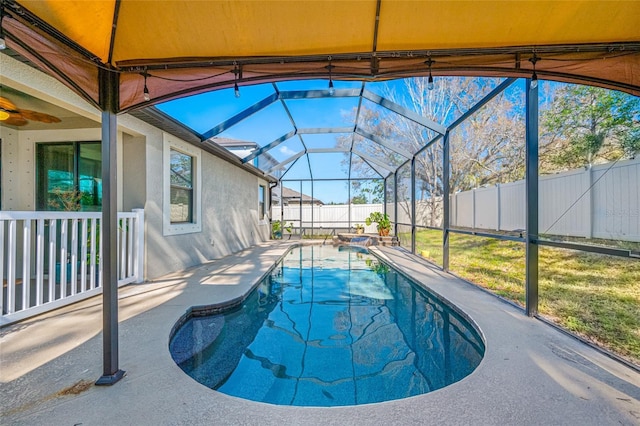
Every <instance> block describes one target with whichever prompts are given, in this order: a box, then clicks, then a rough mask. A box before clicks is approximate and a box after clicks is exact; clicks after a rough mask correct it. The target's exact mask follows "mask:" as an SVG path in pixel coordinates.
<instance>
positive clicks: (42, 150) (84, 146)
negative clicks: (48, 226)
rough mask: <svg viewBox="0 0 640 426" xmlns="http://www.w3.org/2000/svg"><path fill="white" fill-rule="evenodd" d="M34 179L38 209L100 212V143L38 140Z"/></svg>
mask: <svg viewBox="0 0 640 426" xmlns="http://www.w3.org/2000/svg"><path fill="white" fill-rule="evenodd" d="M36 179H37V185H36V203H37V209H38V210H56V211H100V210H101V209H102V148H101V144H100V142H95V141H93V142H56V143H38V144H37V145H36Z"/></svg>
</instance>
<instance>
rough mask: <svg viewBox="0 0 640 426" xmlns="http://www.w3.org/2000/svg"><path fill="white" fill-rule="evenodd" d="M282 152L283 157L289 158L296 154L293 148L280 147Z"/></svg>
mask: <svg viewBox="0 0 640 426" xmlns="http://www.w3.org/2000/svg"><path fill="white" fill-rule="evenodd" d="M280 152H281V153H282V154H283V155H289V156H291V155H293V154H295V153H296V152H295V151H294V150H292V149H291V148H289V147H287V146H283V147H280Z"/></svg>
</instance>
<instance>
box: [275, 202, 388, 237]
mask: <svg viewBox="0 0 640 426" xmlns="http://www.w3.org/2000/svg"><path fill="white" fill-rule="evenodd" d="M376 211H378V212H382V211H384V205H383V204H351V220H349V205H348V204H339V205H320V206H318V205H314V206H311V205H304V204H303V205H302V208H300V205H292V206H284V220H285V222H286V223H287V224H288V223H292V224H293V227H294V228H300V226H302V227H310V226H312V225H311V223H312V219H313V227H314V228H316V229H318V228H328V229H347V228H349V224H351V228H353V227H354V226H355V224H356V223H359V224H362V225H365V223H364V220H365V219H366V218H367V217H368V216H369V215H370V214H371V213H373V212H376ZM271 212H272V213H271V214H272V216H271V217H272V219H273V220H280V206H273V207H272V210H271ZM301 219H302V220H301ZM365 232H376V225H375V224H371V225H370V226H366V225H365Z"/></svg>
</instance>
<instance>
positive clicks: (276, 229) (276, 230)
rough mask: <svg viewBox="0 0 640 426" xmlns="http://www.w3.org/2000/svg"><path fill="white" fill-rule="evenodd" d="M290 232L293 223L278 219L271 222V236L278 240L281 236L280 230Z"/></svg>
mask: <svg viewBox="0 0 640 426" xmlns="http://www.w3.org/2000/svg"><path fill="white" fill-rule="evenodd" d="M283 229H284V230H285V231H287V232H289V233H291V230H292V229H293V223H288V224H287V223H286V222H280V221H279V220H277V221H275V222H272V223H271V238H273V239H276V240H279V239H280V238H282V230H283Z"/></svg>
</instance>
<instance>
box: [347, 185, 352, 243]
mask: <svg viewBox="0 0 640 426" xmlns="http://www.w3.org/2000/svg"><path fill="white" fill-rule="evenodd" d="M347 198H348V201H347V209H348V213H349V214H348V215H347V216H348V218H347V227H348V228H349V232H351V181H350V180H347Z"/></svg>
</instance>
